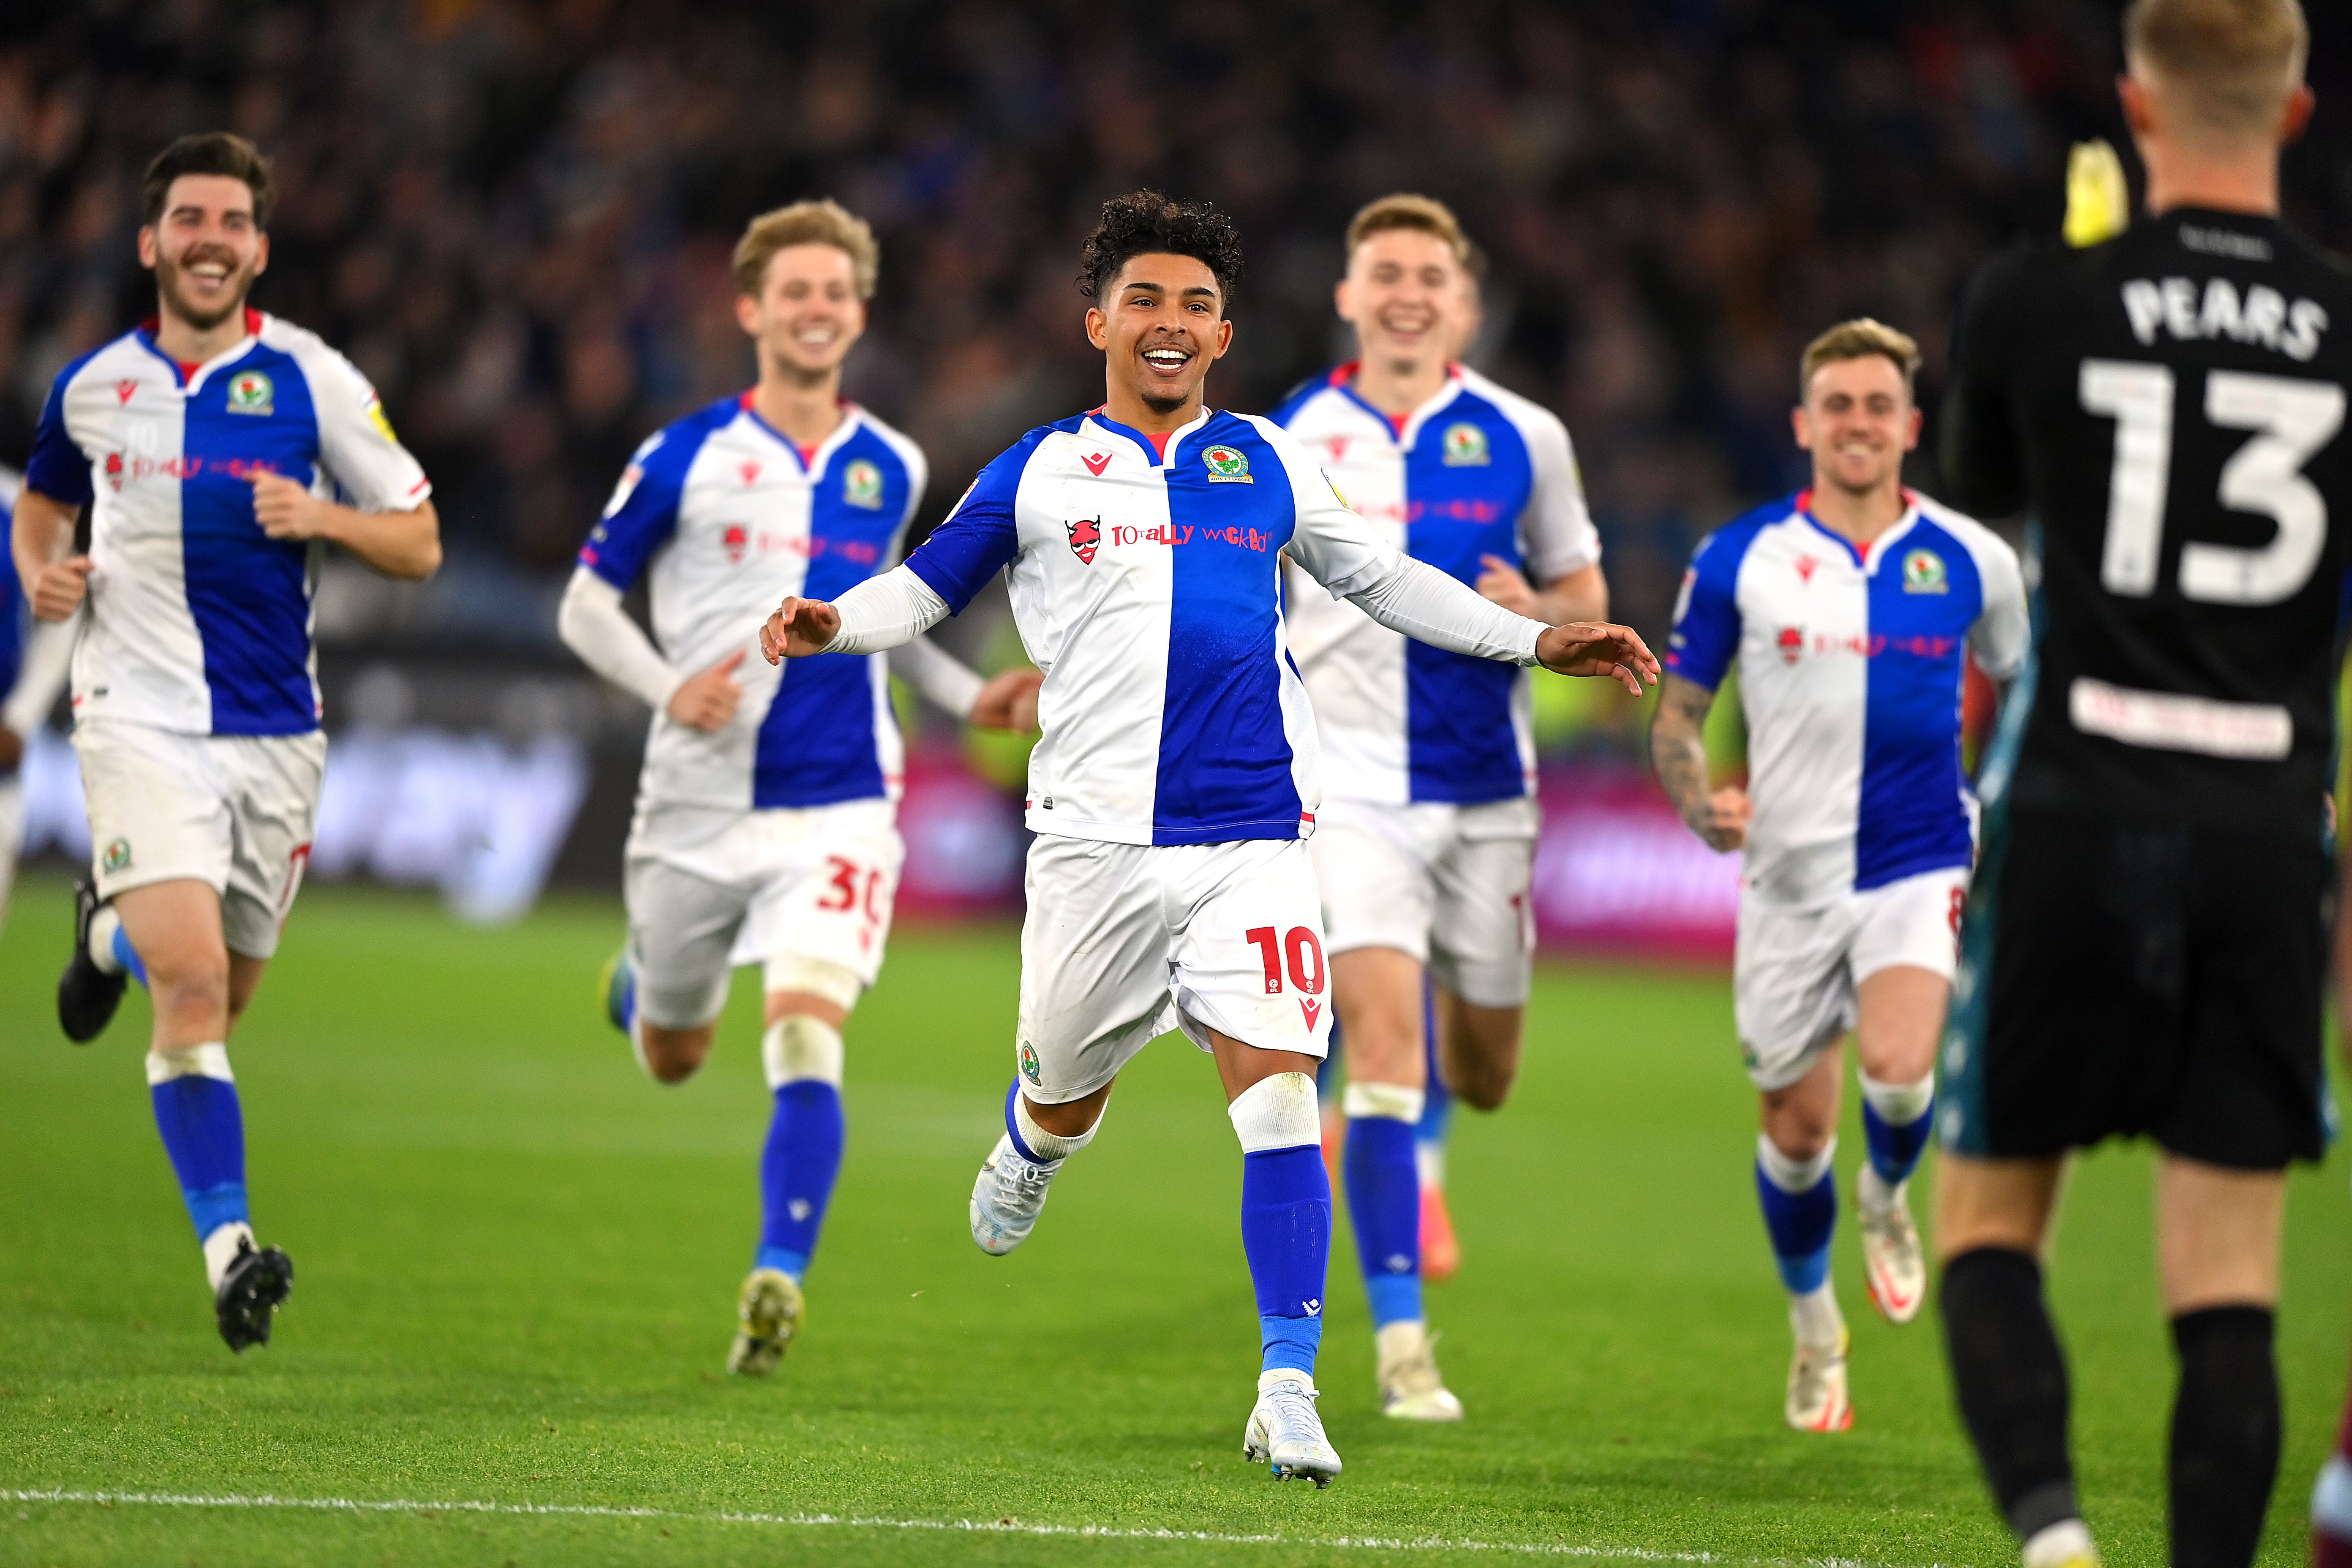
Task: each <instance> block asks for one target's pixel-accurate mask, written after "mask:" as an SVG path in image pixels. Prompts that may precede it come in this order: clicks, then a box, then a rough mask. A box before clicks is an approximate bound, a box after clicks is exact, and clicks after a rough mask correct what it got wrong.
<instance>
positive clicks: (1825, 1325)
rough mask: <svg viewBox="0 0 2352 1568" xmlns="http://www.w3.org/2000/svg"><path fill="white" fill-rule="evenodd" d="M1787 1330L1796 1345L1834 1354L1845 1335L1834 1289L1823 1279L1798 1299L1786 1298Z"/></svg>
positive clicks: (1833, 1286) (1843, 1318)
mask: <svg viewBox="0 0 2352 1568" xmlns="http://www.w3.org/2000/svg"><path fill="white" fill-rule="evenodd" d="M1789 1328H1790V1331H1791V1332H1793V1333H1794V1334H1795V1335H1796V1336H1797V1342H1798V1343H1799V1344H1805V1345H1811V1346H1812V1347H1813V1348H1814V1349H1816V1350H1833V1349H1835V1348H1836V1346H1837V1342H1838V1336H1839V1335H1840V1334H1842V1333H1843V1332H1844V1331H1845V1314H1844V1313H1843V1312H1841V1311H1839V1310H1838V1304H1837V1287H1836V1286H1835V1285H1834V1284H1832V1283H1831V1282H1830V1281H1829V1280H1827V1279H1824V1280H1822V1282H1821V1284H1820V1285H1819V1286H1818V1287H1816V1288H1815V1289H1811V1290H1808V1291H1806V1292H1805V1293H1804V1294H1803V1295H1801V1296H1795V1295H1792V1296H1790V1298H1789Z"/></svg>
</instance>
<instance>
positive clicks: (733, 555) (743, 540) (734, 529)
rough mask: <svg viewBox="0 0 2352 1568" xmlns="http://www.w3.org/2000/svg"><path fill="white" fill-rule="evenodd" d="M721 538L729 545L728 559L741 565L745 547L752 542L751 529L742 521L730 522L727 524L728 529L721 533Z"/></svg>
mask: <svg viewBox="0 0 2352 1568" xmlns="http://www.w3.org/2000/svg"><path fill="white" fill-rule="evenodd" d="M719 542H720V543H722V544H724V545H726V546H727V559H728V560H729V561H730V562H732V563H735V564H737V565H740V564H741V563H742V561H743V547H744V546H745V545H747V544H749V543H751V531H750V530H749V529H747V528H745V527H744V526H743V525H742V524H741V523H740V522H730V523H729V524H728V525H727V531H726V532H724V533H722V534H720V535H719Z"/></svg>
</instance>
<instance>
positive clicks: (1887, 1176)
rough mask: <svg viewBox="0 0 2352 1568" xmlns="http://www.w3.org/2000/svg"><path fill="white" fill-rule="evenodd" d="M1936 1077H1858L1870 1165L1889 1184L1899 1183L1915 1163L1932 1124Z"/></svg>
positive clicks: (1925, 1149) (1907, 1175)
mask: <svg viewBox="0 0 2352 1568" xmlns="http://www.w3.org/2000/svg"><path fill="white" fill-rule="evenodd" d="M1935 1109H1936V1080H1935V1079H1933V1078H1932V1077H1931V1078H1927V1079H1922V1080H1921V1081H1920V1082H1918V1083H1916V1084H1883V1083H1878V1082H1875V1081H1874V1080H1872V1079H1869V1078H1866V1077H1865V1078H1864V1079H1863V1080H1862V1131H1863V1136H1864V1139H1865V1140H1866V1141H1867V1142H1868V1144H1869V1148H1870V1167H1871V1169H1872V1170H1874V1171H1876V1172H1877V1173H1878V1179H1879V1180H1880V1181H1882V1182H1884V1183H1885V1184H1887V1185H1888V1186H1890V1187H1895V1186H1900V1185H1902V1184H1903V1183H1904V1182H1905V1180H1906V1179H1907V1178H1908V1177H1909V1176H1910V1174H1911V1173H1912V1171H1913V1170H1915V1169H1916V1167H1917V1166H1918V1163H1919V1156H1920V1155H1921V1154H1922V1153H1924V1152H1926V1151H1927V1133H1928V1131H1929V1130H1930V1129H1931V1128H1933V1127H1934V1126H1935V1117H1934V1116H1933V1114H1931V1113H1932V1112H1933V1111H1934V1110H1935Z"/></svg>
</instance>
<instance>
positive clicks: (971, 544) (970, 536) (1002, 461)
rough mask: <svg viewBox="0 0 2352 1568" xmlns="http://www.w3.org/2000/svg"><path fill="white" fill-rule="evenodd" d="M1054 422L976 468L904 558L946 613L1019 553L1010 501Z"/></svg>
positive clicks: (959, 607) (957, 611)
mask: <svg viewBox="0 0 2352 1568" xmlns="http://www.w3.org/2000/svg"><path fill="white" fill-rule="evenodd" d="M1052 429H1053V426H1050V425H1048V426H1042V427H1040V428H1038V429H1035V430H1032V431H1030V432H1029V434H1028V435H1026V436H1024V437H1022V438H1021V440H1020V441H1019V443H1018V444H1016V445H1015V446H1014V447H1013V448H1012V449H1011V450H1010V451H1007V452H1006V453H1004V455H1003V456H1002V457H1000V458H997V459H996V460H995V461H994V462H992V463H991V464H989V465H988V467H986V468H982V469H981V470H980V478H978V479H974V480H972V482H971V489H968V490H966V491H964V495H963V500H960V501H958V502H957V503H956V509H955V510H953V511H951V512H950V513H948V517H947V521H945V522H942V523H940V525H939V527H937V528H935V529H933V530H931V536H930V537H929V539H926V540H925V541H923V542H922V543H920V544H919V545H917V546H916V547H915V552H914V553H913V554H912V555H909V556H908V557H907V569H908V571H910V572H912V573H914V574H915V575H916V576H918V577H920V578H921V579H922V580H923V582H924V583H925V584H927V585H928V586H929V588H930V590H931V592H932V593H934V594H937V595H939V596H940V598H942V599H945V600H946V601H947V602H948V613H949V614H950V615H956V616H960V615H962V614H963V611H964V606H965V605H969V604H971V601H972V597H973V595H976V594H978V593H979V592H980V591H981V590H982V588H985V587H987V586H988V584H989V580H990V579H991V578H992V577H994V576H995V575H996V574H998V573H999V572H1002V571H1003V570H1004V568H1005V566H1006V564H1007V563H1010V562H1011V561H1012V559H1013V556H1015V555H1017V554H1019V553H1020V550H1021V532H1020V529H1019V527H1018V526H1017V525H1016V524H1015V522H1014V521H1013V497H1014V496H1016V495H1017V494H1019V493H1020V489H1021V476H1022V473H1023V472H1024V470H1026V469H1027V468H1028V467H1029V458H1030V455H1031V454H1032V453H1034V452H1035V451H1036V449H1037V443H1038V442H1040V441H1043V440H1044V439H1045V437H1046V436H1047V434H1048V433H1049V432H1051V430H1052Z"/></svg>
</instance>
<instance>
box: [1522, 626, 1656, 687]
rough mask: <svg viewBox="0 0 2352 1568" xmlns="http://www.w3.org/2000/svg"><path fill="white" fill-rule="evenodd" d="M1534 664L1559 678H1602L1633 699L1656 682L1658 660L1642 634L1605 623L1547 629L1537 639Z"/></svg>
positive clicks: (1629, 627)
mask: <svg viewBox="0 0 2352 1568" xmlns="http://www.w3.org/2000/svg"><path fill="white" fill-rule="evenodd" d="M1536 662H1537V663H1538V664H1540V665H1542V666H1543V667H1544V668H1546V669H1549V670H1552V671H1554V672H1556V673H1558V674H1560V675H1605V676H1607V677H1608V678H1609V679H1612V680H1614V681H1615V682H1616V683H1617V684H1618V685H1620V686H1622V687H1623V688H1624V689H1626V690H1628V691H1630V692H1632V693H1633V695H1634V696H1636V697H1639V696H1641V695H1642V688H1643V686H1644V685H1645V684H1646V685H1650V686H1655V685H1656V684H1657V683H1658V661H1657V658H1656V657H1655V656H1654V655H1653V654H1652V653H1651V652H1650V646H1649V644H1647V643H1645V642H1643V640H1642V637H1641V634H1640V633H1638V632H1636V631H1635V630H1634V629H1633V627H1631V626H1614V625H1612V624H1611V623H1609V622H1607V621H1570V623H1569V624H1568V625H1566V626H1551V627H1549V628H1547V629H1546V630H1545V632H1544V634H1543V636H1541V637H1538V638H1537V639H1536Z"/></svg>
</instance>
